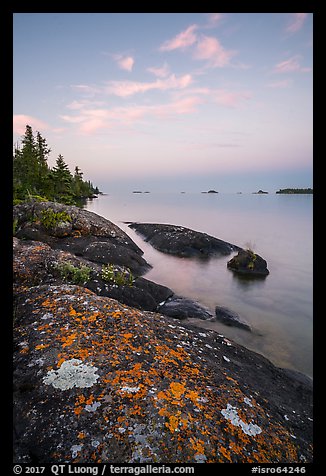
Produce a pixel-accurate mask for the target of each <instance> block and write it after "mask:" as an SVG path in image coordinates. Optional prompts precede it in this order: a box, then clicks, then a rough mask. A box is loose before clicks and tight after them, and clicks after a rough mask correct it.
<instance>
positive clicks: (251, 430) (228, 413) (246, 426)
mask: <svg viewBox="0 0 326 476" xmlns="http://www.w3.org/2000/svg"><path fill="white" fill-rule="evenodd" d="M221 413H222V415H223V416H224V417H225V418H226V419H227V420H229V421H230V422H231V423H232V425H234V426H239V427H240V428H241V430H242V431H243V432H244V433H245V434H246V435H249V436H256V435H259V433H261V432H262V429H261V428H260V427H259V426H258V425H255V424H254V423H246V422H244V421H243V420H241V418H240V417H239V415H238V412H237V409H236V407H233V406H232V405H230V404H229V403H228V404H227V406H226V408H224V409H223V410H221Z"/></svg>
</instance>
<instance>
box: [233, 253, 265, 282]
mask: <svg viewBox="0 0 326 476" xmlns="http://www.w3.org/2000/svg"><path fill="white" fill-rule="evenodd" d="M227 267H228V268H229V269H231V270H232V271H235V272H236V273H239V274H243V275H247V276H267V275H268V274H269V270H268V269H267V262H266V261H265V260H264V259H263V258H262V257H261V256H259V255H257V254H256V253H254V252H253V251H251V250H240V251H239V252H238V254H237V255H236V256H234V257H233V258H232V259H230V261H228V263H227Z"/></svg>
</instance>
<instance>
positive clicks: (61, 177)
mask: <svg viewBox="0 0 326 476" xmlns="http://www.w3.org/2000/svg"><path fill="white" fill-rule="evenodd" d="M51 179H52V183H53V189H54V197H55V198H56V199H57V200H58V201H63V202H64V203H72V202H73V200H72V195H73V190H72V180H73V177H72V175H71V172H70V170H69V167H68V165H67V164H66V162H65V161H64V158H63V156H62V155H61V154H59V156H58V158H57V160H56V166H55V167H53V169H52V170H51Z"/></svg>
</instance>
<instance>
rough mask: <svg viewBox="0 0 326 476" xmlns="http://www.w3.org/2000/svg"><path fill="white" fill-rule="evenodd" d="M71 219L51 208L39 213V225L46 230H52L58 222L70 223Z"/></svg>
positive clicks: (67, 215)
mask: <svg viewBox="0 0 326 476" xmlns="http://www.w3.org/2000/svg"><path fill="white" fill-rule="evenodd" d="M71 220H72V218H71V216H70V215H69V213H67V212H55V211H54V210H52V208H47V209H46V210H43V211H42V213H41V224H42V225H43V226H44V228H46V229H47V230H48V229H50V228H54V227H55V226H57V225H58V223H60V222H67V221H69V222H71Z"/></svg>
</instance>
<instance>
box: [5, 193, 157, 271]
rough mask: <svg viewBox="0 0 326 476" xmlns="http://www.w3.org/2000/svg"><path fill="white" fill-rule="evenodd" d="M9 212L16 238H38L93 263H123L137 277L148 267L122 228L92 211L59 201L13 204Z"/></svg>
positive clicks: (36, 239) (140, 252) (139, 251)
mask: <svg viewBox="0 0 326 476" xmlns="http://www.w3.org/2000/svg"><path fill="white" fill-rule="evenodd" d="M13 215H14V219H16V220H17V230H18V231H17V233H16V237H18V238H23V239H26V240H34V241H42V242H44V243H48V244H49V245H50V246H51V247H52V248H55V249H61V250H67V251H69V252H71V253H74V254H76V255H78V256H84V257H85V258H87V259H89V260H91V261H94V262H97V263H101V264H103V263H113V264H117V265H121V266H127V267H128V268H130V269H131V270H132V272H133V273H134V274H135V275H137V276H140V275H142V274H144V273H145V272H146V271H148V270H149V269H150V268H151V266H150V265H149V264H148V263H147V262H146V260H145V259H144V258H143V257H142V254H143V251H142V250H141V249H140V248H139V247H138V246H137V245H136V243H134V242H133V241H132V239H131V238H129V236H128V235H127V234H126V233H125V232H124V231H122V230H121V229H120V228H119V227H118V226H116V225H115V224H114V223H112V222H110V221H109V220H106V219H105V218H103V217H101V216H99V215H96V214H95V213H93V212H89V211H87V210H83V209H81V208H78V207H76V206H68V205H64V204H61V203H53V202H28V203H23V204H21V205H16V206H15V207H14V212H13ZM61 217H63V218H61Z"/></svg>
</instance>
